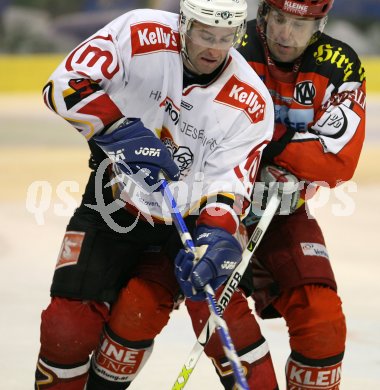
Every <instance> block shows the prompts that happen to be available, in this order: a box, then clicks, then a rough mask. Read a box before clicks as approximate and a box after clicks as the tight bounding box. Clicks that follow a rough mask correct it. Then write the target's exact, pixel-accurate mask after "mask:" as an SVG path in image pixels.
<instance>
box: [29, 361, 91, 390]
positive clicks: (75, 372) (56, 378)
mask: <svg viewBox="0 0 380 390" xmlns="http://www.w3.org/2000/svg"><path fill="white" fill-rule="evenodd" d="M89 366H90V362H89V361H87V362H84V363H82V364H77V365H59V364H55V363H52V362H49V361H47V360H46V359H43V358H42V357H39V358H38V362H37V368H36V382H35V390H42V389H50V390H82V389H83V388H84V385H85V384H86V380H87V375H88V369H89Z"/></svg>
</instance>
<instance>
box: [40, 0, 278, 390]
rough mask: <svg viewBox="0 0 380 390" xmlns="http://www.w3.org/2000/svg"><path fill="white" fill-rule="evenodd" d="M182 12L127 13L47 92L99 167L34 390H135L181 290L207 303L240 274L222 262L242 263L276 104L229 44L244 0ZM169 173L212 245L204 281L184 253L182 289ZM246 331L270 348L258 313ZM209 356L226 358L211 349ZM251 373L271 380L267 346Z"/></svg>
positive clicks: (61, 270)
mask: <svg viewBox="0 0 380 390" xmlns="http://www.w3.org/2000/svg"><path fill="white" fill-rule="evenodd" d="M180 8H181V12H180V15H177V14H172V13H168V12H163V11H158V10H146V9H144V10H134V11H131V12H128V13H126V14H124V15H122V16H120V17H119V18H117V19H115V20H114V21H112V22H111V23H109V24H108V25H107V26H105V27H104V28H102V29H101V30H99V31H98V32H96V33H95V34H94V35H92V36H91V37H90V38H88V39H87V40H86V41H85V42H83V43H81V44H80V45H79V46H77V47H76V48H75V49H74V50H73V51H72V52H71V53H70V54H69V55H68V56H67V57H66V58H65V59H64V60H63V62H62V63H61V64H60V65H59V66H58V68H57V69H56V70H55V71H54V73H53V74H52V75H51V77H50V79H49V81H48V83H47V84H46V86H45V88H44V91H43V96H44V100H45V103H46V104H47V105H48V106H49V108H50V109H52V110H53V111H55V112H56V113H57V114H58V115H60V116H61V117H62V118H64V119H65V120H66V121H68V122H69V123H70V124H71V125H72V126H73V127H74V128H75V129H76V130H77V131H78V132H79V133H80V134H82V135H83V136H84V137H85V138H86V139H87V140H88V143H89V147H90V149H91V158H90V163H89V164H90V168H91V169H92V172H91V174H90V177H89V181H88V184H87V187H86V190H85V192H84V194H83V201H82V203H81V205H80V207H79V208H78V209H77V210H76V211H75V213H74V215H73V216H72V218H71V219H70V222H69V224H68V226H67V231H66V234H65V236H64V238H63V244H62V247H61V250H60V253H59V256H58V261H57V264H56V269H55V273H54V277H53V282H52V286H51V297H52V299H51V303H50V304H49V306H48V307H47V308H46V310H44V311H43V312H42V321H41V337H40V340H41V348H40V353H39V357H38V363H37V370H36V379H35V388H36V389H55V390H58V389H60V390H75V389H78V390H79V389H83V388H84V386H86V388H87V390H94V389H125V388H127V387H128V386H129V385H130V383H131V382H132V381H133V379H134V378H135V376H136V375H137V373H138V372H139V371H140V370H141V368H142V367H143V365H144V363H145V362H146V360H147V358H148V357H149V355H150V353H151V351H152V348H153V342H154V338H155V336H156V335H157V334H158V333H159V332H160V331H161V329H162V328H163V327H164V326H165V325H166V323H167V321H168V319H169V314H170V312H171V310H172V309H173V306H174V304H175V300H176V298H177V297H178V295H179V294H180V287H182V290H183V291H184V292H185V294H186V296H187V297H188V298H189V299H191V300H193V301H196V300H198V299H200V300H201V299H202V298H204V296H203V291H202V288H200V286H203V285H205V284H207V283H210V284H211V285H212V287H214V288H215V289H216V288H218V287H219V286H220V285H221V283H223V281H225V280H226V278H227V277H228V276H229V275H230V273H231V272H232V271H233V267H224V266H222V265H223V263H224V262H225V261H227V260H228V261H230V263H229V264H233V265H234V266H236V265H237V264H238V263H239V261H240V260H241V252H242V249H241V247H240V245H239V243H238V242H237V240H236V239H235V238H234V234H235V232H236V230H237V227H238V225H239V221H240V219H241V218H242V217H243V216H244V215H245V213H246V206H247V205H248V204H249V199H250V196H251V192H252V186H253V183H254V181H255V177H256V171H257V168H258V166H259V162H260V157H261V153H262V150H263V148H264V147H265V145H266V144H267V143H268V142H269V141H270V139H271V137H272V132H273V105H272V100H271V97H270V95H269V94H268V92H267V90H266V88H265V86H264V85H263V83H262V81H261V80H260V79H259V78H258V76H257V75H256V73H254V71H253V70H252V69H251V67H250V66H249V65H248V64H247V63H246V62H245V60H244V59H243V58H242V57H241V56H240V54H239V53H238V52H237V51H236V50H235V49H234V46H236V45H237V43H238V42H239V40H240V39H241V37H242V35H243V34H244V31H245V26H246V16H247V5H246V2H245V0H211V1H210V0H208V1H206V0H182V1H181V4H180ZM68 158H70V157H69V156H68ZM161 172H162V173H163V174H164V175H165V176H166V177H167V178H168V179H169V180H170V181H171V184H170V186H171V187H172V191H173V192H174V193H175V194H176V198H177V201H178V205H179V208H180V210H181V212H182V214H183V216H184V217H185V219H186V222H187V224H188V226H189V228H190V231H191V232H192V233H193V237H194V241H195V244H196V245H201V244H202V245H203V248H204V254H203V256H202V257H201V258H200V260H199V262H198V263H197V265H196V266H198V267H199V265H202V266H201V267H199V268H198V279H197V283H195V280H194V278H193V275H194V270H193V269H191V267H192V264H189V262H188V261H187V260H186V259H185V263H186V264H182V265H184V266H185V265H186V267H184V268H186V270H185V269H183V270H182V269H181V268H179V269H178V279H179V284H178V283H177V281H176V278H175V276H174V261H175V259H176V256H177V253H178V252H179V250H180V248H181V243H180V240H179V238H178V235H177V232H176V230H175V228H174V226H173V225H172V223H171V218H170V213H169V212H168V209H167V208H166V207H165V202H164V201H163V199H162V196H161V193H160V191H159V186H160V179H159V174H160V173H161ZM182 260H183V258H181V259H180V260H178V258H177V261H182ZM189 267H190V269H189ZM247 280H248V281H250V280H251V278H249V277H248V278H247ZM248 284H249V283H248ZM241 287H242V288H241V289H239V290H238V291H237V292H236V294H235V296H234V297H233V299H232V300H231V304H230V307H229V308H228V310H227V311H226V319H227V321H228V313H229V312H231V313H232V314H233V315H235V314H236V313H238V315H248V316H249V315H250V311H249V309H248V306H247V305H246V300H245V296H244V288H248V287H249V286H248V285H247V286H245V285H244V283H242V286H241ZM247 292H248V291H247ZM234 308H235V309H234ZM234 310H235V311H234ZM195 315H196V314H195ZM192 320H193V321H196V318H195V317H193V318H192ZM248 323H249V321H248ZM251 325H252V329H247V328H246V329H245V331H246V332H247V334H248V336H247V337H248V339H247V338H245V340H244V342H245V343H246V342H247V340H248V341H249V340H250V338H251V339H252V340H251V341H252V343H251V344H252V345H253V344H254V343H255V342H256V341H257V339H260V345H264V343H265V340H263V339H262V338H261V335H259V330H258V327H257V324H256V322H255V321H254V319H253V318H252V321H251ZM231 332H232V337H233V336H234V333H236V332H239V329H238V328H236V327H232V328H231ZM210 345H212V343H211V344H210ZM244 345H246V344H244ZM237 348H239V345H237ZM206 352H207V353H208V354H209V355H210V356H212V357H213V358H214V359H216V360H218V359H219V360H220V359H222V358H223V355H222V352H220V351H219V350H218V349H217V348H216V347H215V348H211V349H210V350H207V349H206ZM251 360H252V359H251ZM251 362H252V361H251ZM259 363H260V364H261V365H260V364H259ZM256 367H261V368H260V369H261V370H262V372H261V375H256V376H255V377H256V379H255V380H256V381H258V380H263V379H262V378H273V377H274V372H273V366H272V363H271V361H270V357H269V352H268V351H267V352H266V353H264V354H263V355H262V356H260V362H257V364H256ZM250 373H251V371H250V372H249V373H248V372H247V376H249V375H250ZM260 378H261V379H260ZM252 380H253V379H252ZM264 380H268V379H264ZM251 383H253V386H254V382H250V384H251ZM228 386H229V385H225V387H226V388H230V387H228ZM231 387H232V386H231ZM267 388H268V389H269V388H271V389H273V388H274V385H273V386H272V387H267Z"/></svg>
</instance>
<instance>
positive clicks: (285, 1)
mask: <svg viewBox="0 0 380 390" xmlns="http://www.w3.org/2000/svg"><path fill="white" fill-rule="evenodd" d="M332 5H333V0H263V1H262V2H261V3H260V4H259V8H258V15H257V19H256V20H254V21H250V22H248V27H247V33H246V35H245V38H244V40H243V43H242V46H241V47H240V49H239V50H240V52H241V53H242V54H243V56H244V57H245V58H246V60H247V61H248V63H249V64H250V65H251V66H252V68H253V69H254V70H255V71H256V72H257V74H258V75H259V76H260V77H261V79H262V80H263V81H264V83H265V84H266V86H267V87H268V89H269V91H270V94H271V96H272V99H273V102H274V107H275V133H274V137H273V140H272V141H271V142H270V144H269V145H268V147H267V148H266V149H265V151H264V154H263V160H262V163H261V171H260V179H259V180H261V181H263V182H266V184H268V183H271V182H276V181H286V180H287V179H289V180H292V181H294V180H296V181H297V180H298V181H299V182H300V187H299V188H300V189H301V188H303V190H301V191H297V192H295V193H294V194H293V197H292V198H291V199H288V206H289V207H288V211H289V212H287V211H286V210H285V209H284V210H282V211H281V214H282V215H278V216H276V217H275V219H274V221H273V222H272V224H271V226H270V227H269V229H268V231H267V233H266V234H265V236H264V238H263V240H262V242H261V244H260V246H259V248H258V251H257V253H256V258H255V259H254V261H253V274H254V276H253V284H254V293H253V298H254V301H255V305H256V310H257V313H258V314H259V315H260V316H261V317H262V318H273V317H280V316H281V317H283V318H284V319H285V321H286V324H287V326H288V328H289V340H290V349H291V353H290V356H289V359H288V361H287V364H286V380H287V388H288V389H297V390H298V389H302V390H306V389H309V390H311V389H313V390H317V389H318V390H322V389H323V390H327V389H328V390H337V389H339V386H340V376H341V366H342V360H343V354H344V350H345V340H346V322H345V317H344V314H343V311H342V304H341V300H340V298H339V296H338V294H337V285H336V281H335V278H334V274H333V270H332V266H331V263H330V259H329V254H328V251H327V249H326V247H325V241H324V238H323V235H322V232H321V230H320V228H319V226H318V224H317V222H316V220H315V219H313V218H312V217H311V216H310V215H309V214H308V209H307V203H305V198H306V197H307V195H308V196H310V195H311V194H313V193H314V192H315V191H314V190H313V189H314V188H316V187H317V185H324V186H327V187H330V188H333V187H335V186H337V185H339V183H341V182H343V181H346V180H350V179H351V178H352V176H353V174H354V171H355V168H356V166H357V163H358V159H359V155H360V152H361V149H362V145H363V140H364V131H365V85H366V81H365V73H364V69H363V67H362V65H361V62H360V60H359V58H358V56H357V54H356V53H355V51H354V50H353V49H352V48H351V47H350V46H348V45H347V44H346V43H344V42H341V41H339V40H337V39H334V38H332V37H330V36H328V35H326V34H324V33H323V28H324V26H325V24H326V21H327V14H328V12H329V10H330V9H331V7H332ZM313 183H315V185H314V184H313ZM306 189H307V191H306ZM306 192H307V193H306ZM298 195H300V196H298ZM259 206H260V204H258V205H256V204H255V201H254V202H253V209H252V212H251V214H250V216H249V217H248V218H247V219H246V220H245V224H246V226H247V229H248V232H249V233H250V232H252V231H253V228H254V226H255V223H256V222H257V216H256V215H255V210H256V214H259V213H258V211H260V210H259V208H258V207H259Z"/></svg>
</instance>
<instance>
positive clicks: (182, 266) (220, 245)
mask: <svg viewBox="0 0 380 390" xmlns="http://www.w3.org/2000/svg"><path fill="white" fill-rule="evenodd" d="M195 237H196V238H195V240H194V244H195V246H196V258H195V256H194V254H193V253H192V252H188V251H186V250H184V249H181V250H180V251H179V253H178V255H177V256H176V259H175V274H176V277H177V280H178V283H179V284H180V286H181V288H182V291H183V293H184V294H185V295H186V297H187V298H190V299H192V300H195V301H197V300H204V299H205V298H206V295H205V293H204V292H203V288H204V287H205V285H206V284H210V286H211V287H212V288H213V289H214V290H216V289H217V288H218V287H219V286H220V285H221V284H222V283H223V282H224V281H225V280H226V279H227V278H228V277H229V276H230V275H231V273H232V272H233V270H234V269H235V268H236V266H237V265H238V264H239V263H240V261H241V255H242V249H241V246H240V244H239V242H238V241H237V240H236V239H235V237H233V236H232V235H231V234H230V233H228V232H226V231H225V230H223V229H219V228H215V227H210V226H206V225H200V226H198V227H197V228H196V230H195Z"/></svg>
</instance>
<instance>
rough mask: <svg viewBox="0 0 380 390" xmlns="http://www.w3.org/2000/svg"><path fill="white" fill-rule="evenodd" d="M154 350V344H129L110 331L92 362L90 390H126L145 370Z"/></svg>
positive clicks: (151, 341)
mask: <svg viewBox="0 0 380 390" xmlns="http://www.w3.org/2000/svg"><path fill="white" fill-rule="evenodd" d="M152 349H153V340H144V341H128V340H125V339H122V338H121V337H119V336H117V335H116V334H115V333H113V332H112V330H111V329H110V328H109V327H106V328H105V330H104V332H103V337H102V341H101V344H100V346H99V348H98V349H97V350H96V352H95V354H94V355H93V357H92V359H91V368H90V375H89V378H88V383H87V390H103V389H109V390H124V389H126V388H127V387H128V386H129V385H130V383H131V382H132V380H133V379H134V378H135V377H136V375H137V374H138V372H139V371H140V370H141V369H142V367H143V366H144V364H145V363H146V361H147V359H148V358H149V356H150V354H151V352H152Z"/></svg>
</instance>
